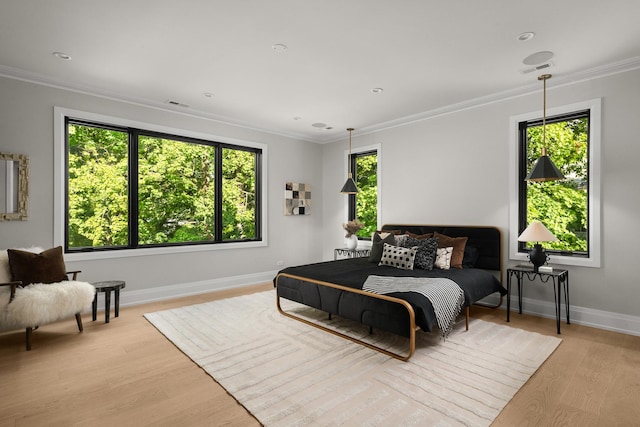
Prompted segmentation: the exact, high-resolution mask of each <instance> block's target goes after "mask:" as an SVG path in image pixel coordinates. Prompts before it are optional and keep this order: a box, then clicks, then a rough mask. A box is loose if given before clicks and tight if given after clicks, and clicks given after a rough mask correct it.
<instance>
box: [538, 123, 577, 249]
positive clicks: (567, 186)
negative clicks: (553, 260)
mask: <svg viewBox="0 0 640 427" xmlns="http://www.w3.org/2000/svg"><path fill="white" fill-rule="evenodd" d="M546 133H547V147H548V149H547V154H548V155H549V157H551V160H553V162H554V163H555V165H556V166H557V167H558V168H559V169H560V171H561V172H562V173H563V174H564V176H565V178H566V179H565V180H564V181H552V182H542V183H535V182H530V183H528V184H527V223H531V222H532V221H534V220H538V221H541V222H542V223H543V224H544V225H545V226H546V227H547V228H548V229H549V231H551V232H552V233H553V234H554V235H555V236H556V237H557V238H558V241H557V242H548V243H544V244H543V246H544V247H545V248H548V249H557V250H567V251H586V250H587V237H586V236H587V225H588V221H587V220H588V218H587V188H586V184H587V182H588V181H587V178H588V175H587V172H588V169H587V168H588V162H587V150H588V143H587V141H588V121H587V119H586V118H584V119H575V120H569V121H564V122H558V123H552V124H547V131H546ZM542 139H543V135H542V126H536V127H530V128H529V129H528V130H527V146H528V150H527V165H528V166H527V170H531V168H532V167H533V163H534V162H535V160H536V159H537V158H538V157H539V156H540V153H541V152H542V146H543V141H542Z"/></svg>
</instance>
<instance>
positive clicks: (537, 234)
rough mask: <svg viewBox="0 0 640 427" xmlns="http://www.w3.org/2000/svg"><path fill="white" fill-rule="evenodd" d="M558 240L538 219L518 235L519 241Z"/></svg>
mask: <svg viewBox="0 0 640 427" xmlns="http://www.w3.org/2000/svg"><path fill="white" fill-rule="evenodd" d="M556 240H558V238H557V237H556V236H554V235H553V233H551V232H550V231H549V230H547V227H545V226H544V225H543V224H542V223H541V222H540V221H533V222H532V223H531V224H529V226H528V227H527V228H525V230H524V231H523V232H522V234H520V236H519V237H518V241H519V242H554V241H556Z"/></svg>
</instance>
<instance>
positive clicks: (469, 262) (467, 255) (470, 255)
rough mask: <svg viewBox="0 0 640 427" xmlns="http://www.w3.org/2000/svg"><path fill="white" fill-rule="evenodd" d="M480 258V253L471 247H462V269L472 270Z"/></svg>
mask: <svg viewBox="0 0 640 427" xmlns="http://www.w3.org/2000/svg"><path fill="white" fill-rule="evenodd" d="M478 258H480V251H479V250H478V248H476V247H475V246H473V245H467V246H465V247H464V258H462V268H473V267H475V266H476V262H478Z"/></svg>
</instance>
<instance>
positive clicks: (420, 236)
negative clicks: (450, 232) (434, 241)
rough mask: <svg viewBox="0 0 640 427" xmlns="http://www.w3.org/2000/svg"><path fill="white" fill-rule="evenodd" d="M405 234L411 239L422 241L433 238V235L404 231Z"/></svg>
mask: <svg viewBox="0 0 640 427" xmlns="http://www.w3.org/2000/svg"><path fill="white" fill-rule="evenodd" d="M405 234H408V235H409V236H411V237H415V238H416V239H420V240H424V239H429V238H431V237H433V233H427V234H414V233H412V232H410V231H405Z"/></svg>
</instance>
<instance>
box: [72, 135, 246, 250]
mask: <svg viewBox="0 0 640 427" xmlns="http://www.w3.org/2000/svg"><path fill="white" fill-rule="evenodd" d="M128 147H129V145H128V134H127V133H126V132H122V131H114V130H108V129H102V128H98V127H92V126H83V125H70V126H69V179H68V185H69V214H68V221H69V247H72V248H80V247H106V246H124V245H127V244H128V242H129V235H128V230H129V226H128V225H129V224H128V221H129V219H128V215H129V214H128V212H129V196H128V176H127V174H128ZM215 156H216V149H215V147H213V146H209V145H205V144H194V143H188V142H183V141H178V140H172V139H164V138H157V137H151V136H144V135H141V136H139V137H138V183H137V184H138V218H137V224H138V241H139V244H141V245H146V244H163V243H180V242H198V241H211V240H214V239H215V237H216V236H215V165H216V162H215ZM222 157H223V166H222V218H223V224H222V228H223V233H222V234H223V236H222V238H223V239H225V240H242V239H251V238H254V237H255V235H256V229H255V208H256V206H255V204H256V193H255V191H256V189H255V186H256V155H255V154H254V153H253V152H251V151H243V150H235V149H230V148H225V149H223V150H222Z"/></svg>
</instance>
